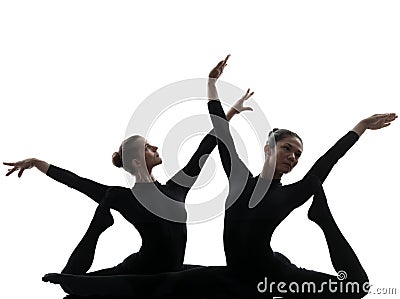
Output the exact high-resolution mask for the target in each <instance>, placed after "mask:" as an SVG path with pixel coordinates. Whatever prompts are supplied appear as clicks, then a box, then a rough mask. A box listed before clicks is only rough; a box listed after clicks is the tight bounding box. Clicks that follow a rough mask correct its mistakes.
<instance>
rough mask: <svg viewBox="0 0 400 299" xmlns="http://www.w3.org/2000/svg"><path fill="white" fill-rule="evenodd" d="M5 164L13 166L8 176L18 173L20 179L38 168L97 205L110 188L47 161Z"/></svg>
mask: <svg viewBox="0 0 400 299" xmlns="http://www.w3.org/2000/svg"><path fill="white" fill-rule="evenodd" d="M3 164H4V165H8V166H12V168H11V169H9V170H8V172H7V174H6V176H9V175H10V174H12V173H13V172H15V171H18V177H21V176H22V174H23V172H24V171H25V170H26V169H31V168H37V169H39V170H40V171H41V172H43V173H44V174H46V175H47V176H49V177H51V178H52V179H54V180H56V181H58V182H60V183H62V184H65V185H67V186H69V187H71V188H73V189H75V190H77V191H79V192H82V193H84V194H85V195H87V196H89V197H90V198H91V199H93V200H94V201H96V202H97V203H100V201H101V200H102V199H103V197H104V195H105V193H106V191H107V189H108V188H109V187H110V186H107V185H103V184H100V183H97V182H94V181H92V180H89V179H86V178H82V177H80V176H78V175H76V174H74V173H72V172H70V171H68V170H65V169H62V168H59V167H57V166H54V165H50V164H48V163H47V162H45V161H42V160H39V159H35V158H31V159H25V160H22V161H19V162H13V163H9V162H4V163H3Z"/></svg>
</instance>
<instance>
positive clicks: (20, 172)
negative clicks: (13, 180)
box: [18, 168, 25, 178]
mask: <svg viewBox="0 0 400 299" xmlns="http://www.w3.org/2000/svg"><path fill="white" fill-rule="evenodd" d="M24 170H25V168H21V170H20V171H19V172H18V177H19V178H20V177H21V176H22V173H23V172H24Z"/></svg>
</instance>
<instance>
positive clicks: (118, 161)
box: [112, 152, 122, 168]
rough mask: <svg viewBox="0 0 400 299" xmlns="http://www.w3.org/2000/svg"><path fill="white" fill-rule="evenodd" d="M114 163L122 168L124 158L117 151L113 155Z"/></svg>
mask: <svg viewBox="0 0 400 299" xmlns="http://www.w3.org/2000/svg"><path fill="white" fill-rule="evenodd" d="M112 163H113V164H114V166H116V167H118V168H121V167H122V158H121V155H120V154H119V153H117V152H115V153H114V154H113V155H112Z"/></svg>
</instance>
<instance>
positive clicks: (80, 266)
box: [62, 201, 114, 274]
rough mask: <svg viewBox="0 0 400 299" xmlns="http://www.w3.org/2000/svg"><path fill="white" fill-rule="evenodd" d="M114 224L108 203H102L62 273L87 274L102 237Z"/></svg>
mask: <svg viewBox="0 0 400 299" xmlns="http://www.w3.org/2000/svg"><path fill="white" fill-rule="evenodd" d="M113 223H114V219H113V217H112V215H111V212H110V208H109V207H108V205H107V204H106V202H104V201H103V202H101V203H100V204H99V206H98V207H97V209H96V212H95V214H94V216H93V219H92V222H91V223H90V225H89V228H88V230H87V231H86V233H85V235H84V236H83V238H82V240H81V241H80V242H79V244H78V245H77V247H76V248H75V250H74V251H73V252H72V254H71V256H70V258H69V260H68V262H67V265H66V266H65V268H64V269H63V270H62V273H68V274H85V273H86V272H87V271H88V270H89V269H90V267H91V266H92V263H93V259H94V254H95V250H96V245H97V241H98V240H99V237H100V235H101V234H102V233H103V232H104V231H105V230H106V229H107V228H108V227H110V226H111V225H113Z"/></svg>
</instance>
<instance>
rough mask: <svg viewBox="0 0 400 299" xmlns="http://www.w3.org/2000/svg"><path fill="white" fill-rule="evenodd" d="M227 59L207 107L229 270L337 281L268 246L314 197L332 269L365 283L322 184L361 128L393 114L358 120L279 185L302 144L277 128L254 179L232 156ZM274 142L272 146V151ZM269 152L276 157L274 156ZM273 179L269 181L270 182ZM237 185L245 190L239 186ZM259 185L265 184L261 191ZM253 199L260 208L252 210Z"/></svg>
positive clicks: (214, 75) (384, 122)
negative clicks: (225, 183)
mask: <svg viewBox="0 0 400 299" xmlns="http://www.w3.org/2000/svg"><path fill="white" fill-rule="evenodd" d="M228 58H229V55H228V56H227V58H226V59H225V60H224V61H221V62H220V63H219V64H218V65H217V66H216V67H215V68H214V69H213V70H212V71H211V73H210V76H209V77H210V79H209V84H208V88H209V99H210V101H209V103H208V108H209V112H210V115H211V119H212V122H213V125H214V130H215V133H216V136H217V137H218V149H219V152H220V157H221V160H222V164H223V167H224V170H225V172H226V175H227V177H228V179H229V185H230V191H229V196H228V198H227V203H226V205H227V207H229V208H228V209H227V210H226V213H225V222H224V249H225V254H226V260H227V266H228V267H229V269H230V270H231V271H233V272H234V273H236V275H238V276H239V277H242V278H246V279H256V280H259V281H260V280H261V281H262V279H260V278H262V277H264V276H266V277H268V278H270V280H272V281H283V282H297V283H301V282H315V283H319V286H321V284H322V283H323V282H327V281H328V280H329V279H330V280H332V281H336V282H338V278H337V277H334V276H331V275H328V274H324V273H319V272H315V271H308V270H305V269H299V268H297V267H296V266H294V265H292V264H291V263H290V261H289V260H288V259H287V258H286V257H284V256H283V255H282V254H280V253H274V252H273V250H272V248H271V246H270V241H271V237H272V234H273V232H274V231H275V229H276V227H277V226H278V225H279V224H280V223H281V222H282V221H283V220H284V219H285V218H286V217H287V216H288V215H289V214H290V213H291V212H292V211H293V210H294V209H296V208H297V207H299V206H301V205H302V204H304V203H305V202H306V201H307V200H308V199H309V198H310V197H311V196H312V195H313V194H314V193H315V196H314V200H313V204H312V205H311V208H310V210H309V214H308V215H309V218H310V220H312V221H314V222H315V223H316V224H318V225H319V226H320V228H321V229H322V231H323V232H324V234H325V237H326V241H327V244H328V247H329V252H330V256H331V260H332V264H333V266H334V268H335V270H336V271H338V272H339V271H346V273H347V279H348V281H354V282H358V283H359V284H360V285H363V284H364V283H367V282H368V277H367V274H366V273H365V271H364V269H363V268H362V266H361V264H360V262H359V261H358V258H357V257H356V255H355V253H354V252H353V250H352V249H351V247H350V245H349V244H348V243H347V241H346V240H345V238H344V237H343V235H342V234H341V232H340V230H339V228H338V227H337V225H336V223H335V221H334V219H333V217H332V215H331V213H330V211H329V208H328V206H327V203H326V199H325V196H324V194H323V190H322V188H321V187H320V184H321V183H323V182H324V181H325V179H326V177H327V176H328V174H329V172H330V171H331V169H332V168H333V166H334V165H335V164H336V162H337V161H338V160H339V159H340V158H341V157H342V156H343V155H344V154H345V153H346V152H347V151H348V150H349V149H350V148H351V147H352V146H353V145H354V143H355V142H356V141H357V140H358V138H359V137H360V136H361V135H362V134H363V133H364V131H365V130H367V129H371V130H376V129H380V128H383V127H386V126H388V125H389V124H390V123H391V122H392V121H393V120H395V118H397V116H396V115H395V114H379V115H374V116H371V117H369V118H366V119H364V120H362V121H361V122H359V123H358V124H357V125H356V127H355V128H354V129H353V130H351V131H350V132H349V133H347V134H346V135H345V136H343V137H342V138H341V139H340V140H339V141H338V142H337V143H336V144H335V145H334V146H333V147H332V148H330V149H329V150H328V151H327V152H326V153H325V154H324V155H323V156H321V158H319V159H318V161H317V162H316V163H315V164H314V165H313V166H312V168H311V169H310V170H309V171H308V172H307V174H306V175H305V176H304V178H303V179H302V180H300V181H298V182H296V183H293V184H290V185H286V186H282V184H281V182H280V179H281V177H282V176H283V175H284V174H286V173H288V172H290V171H291V170H292V169H293V168H294V167H295V166H296V164H297V162H298V159H299V158H300V156H301V153H302V150H303V143H302V140H301V139H300V137H298V136H297V135H296V134H294V133H292V132H290V131H288V130H277V129H275V130H274V131H273V132H271V133H270V138H269V141H270V142H269V143H268V144H267V145H266V146H265V155H266V160H265V164H264V168H263V170H262V172H261V174H260V175H258V176H253V175H252V174H251V172H250V171H249V170H248V168H247V167H246V166H245V165H244V163H243V162H242V161H241V160H240V158H239V156H238V154H237V152H236V149H235V145H234V143H233V140H232V137H231V135H230V131H229V125H228V123H227V122H226V120H225V117H224V114H223V110H222V107H221V104H220V102H219V99H218V93H217V89H216V85H215V82H216V80H217V79H218V77H219V76H220V75H221V73H222V71H223V69H224V67H225V65H226V61H227V59H228ZM252 94H253V93H250V90H248V91H247V93H246V94H245V96H244V98H245V99H247V98H249V97H250V96H251V95H252ZM273 139H275V142H276V144H275V146H273V147H272V146H271V144H272V142H271V141H273ZM273 152H275V154H272V153H273ZM274 165H276V167H275V168H273V166H274ZM271 169H272V170H271ZM271 175H272V179H271V180H269V179H270V176H271ZM238 185H240V186H243V187H240V188H237V186H238ZM263 186H265V188H264V189H263V188H262V187H263ZM268 187H269V188H268ZM255 189H258V191H257V192H256V193H257V194H254V191H255ZM260 190H261V191H260ZM254 196H255V199H254ZM257 197H258V198H257ZM253 200H255V202H256V203H258V204H256V205H255V206H254V202H252V201H253ZM249 205H250V206H252V208H250V207H249ZM360 288H361V287H360ZM306 295H307V298H309V297H314V296H315V297H323V298H337V297H338V294H333V293H330V292H329V290H328V288H325V289H324V290H323V292H322V293H319V294H306ZM343 295H345V294H343ZM347 295H349V294H347ZM363 295H365V291H363V290H360V291H359V292H358V293H357V294H350V297H353V296H354V297H353V298H360V297H361V296H363ZM283 296H284V295H283Z"/></svg>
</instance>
